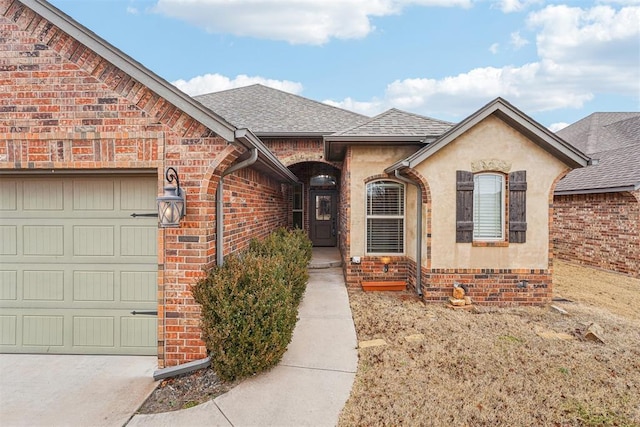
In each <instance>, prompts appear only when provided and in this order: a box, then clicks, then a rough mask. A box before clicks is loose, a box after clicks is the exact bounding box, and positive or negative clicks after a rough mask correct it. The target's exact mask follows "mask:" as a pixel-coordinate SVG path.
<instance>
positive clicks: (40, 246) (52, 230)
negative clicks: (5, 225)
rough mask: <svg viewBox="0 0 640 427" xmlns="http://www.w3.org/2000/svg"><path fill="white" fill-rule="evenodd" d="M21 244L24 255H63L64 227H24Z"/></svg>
mask: <svg viewBox="0 0 640 427" xmlns="http://www.w3.org/2000/svg"><path fill="white" fill-rule="evenodd" d="M22 242H23V253H24V255H41V256H60V255H64V226H62V225H25V226H24V227H22Z"/></svg>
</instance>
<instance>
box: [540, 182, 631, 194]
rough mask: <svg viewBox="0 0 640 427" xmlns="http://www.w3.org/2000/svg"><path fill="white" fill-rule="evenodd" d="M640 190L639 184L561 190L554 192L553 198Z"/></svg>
mask: <svg viewBox="0 0 640 427" xmlns="http://www.w3.org/2000/svg"><path fill="white" fill-rule="evenodd" d="M638 189H640V182H639V183H637V184H636V185H628V186H624V187H608V188H586V189H582V190H563V191H554V193H553V195H554V196H569V195H572V194H597V193H621V192H624V191H636V190H638Z"/></svg>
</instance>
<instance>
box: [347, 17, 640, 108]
mask: <svg viewBox="0 0 640 427" xmlns="http://www.w3.org/2000/svg"><path fill="white" fill-rule="evenodd" d="M638 22H640V7H625V8H620V9H618V10H616V9H614V8H613V7H611V6H595V7H592V8H585V9H583V8H580V7H567V6H547V7H545V8H544V9H542V10H540V11H537V12H535V13H531V14H530V15H529V18H528V24H529V27H530V29H531V30H534V31H537V37H536V47H537V54H538V58H537V60H535V61H533V62H530V63H527V64H523V65H518V66H504V67H490V66H487V67H480V68H476V69H473V70H471V71H468V72H465V73H461V74H459V75H457V76H449V77H445V78H441V79H433V78H428V77H421V78H420V77H419V78H408V79H401V80H396V81H394V82H392V83H390V84H389V85H388V86H387V88H386V91H385V95H384V97H383V98H382V99H381V100H376V101H375V102H372V103H366V102H357V101H354V100H349V102H345V104H344V105H345V106H346V105H351V106H353V107H355V108H354V109H355V110H356V111H359V112H363V113H365V114H368V113H369V112H370V111H372V110H376V111H374V113H375V112H380V111H382V110H384V109H387V108H390V107H398V108H402V109H406V110H411V111H414V112H417V113H421V114H425V115H431V116H435V117H454V118H455V117H464V116H466V115H467V114H469V113H470V111H469V106H470V105H477V106H481V105H483V104H484V103H485V102H487V101H489V100H490V99H492V98H494V97H497V96H501V97H504V98H506V99H508V100H509V101H511V102H513V103H514V104H516V105H517V106H518V107H519V108H521V109H523V110H524V111H527V112H532V113H534V112H540V111H551V110H555V109H560V108H582V107H583V106H584V104H585V103H586V102H587V101H590V100H592V99H593V98H594V97H595V96H596V95H597V94H599V93H608V94H618V95H625V96H629V95H631V96H635V97H636V98H638V97H640V68H639V67H638V64H639V63H640V26H638Z"/></svg>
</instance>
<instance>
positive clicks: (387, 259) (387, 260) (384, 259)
mask: <svg viewBox="0 0 640 427" xmlns="http://www.w3.org/2000/svg"><path fill="white" fill-rule="evenodd" d="M380 261H382V263H383V264H384V267H382V271H383V272H385V273H388V272H389V263H390V262H391V258H390V257H388V256H383V257H382V258H380Z"/></svg>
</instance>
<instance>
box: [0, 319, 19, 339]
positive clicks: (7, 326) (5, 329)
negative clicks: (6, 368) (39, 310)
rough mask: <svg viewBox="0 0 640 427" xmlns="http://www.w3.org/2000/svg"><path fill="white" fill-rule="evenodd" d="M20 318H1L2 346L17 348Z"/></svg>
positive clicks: (0, 336) (0, 337) (0, 333)
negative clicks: (18, 321)
mask: <svg viewBox="0 0 640 427" xmlns="http://www.w3.org/2000/svg"><path fill="white" fill-rule="evenodd" d="M17 319H18V316H4V315H3V316H0V345H3V346H4V345H6V346H15V345H16V343H17V342H16V332H17V328H16V325H17Z"/></svg>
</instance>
